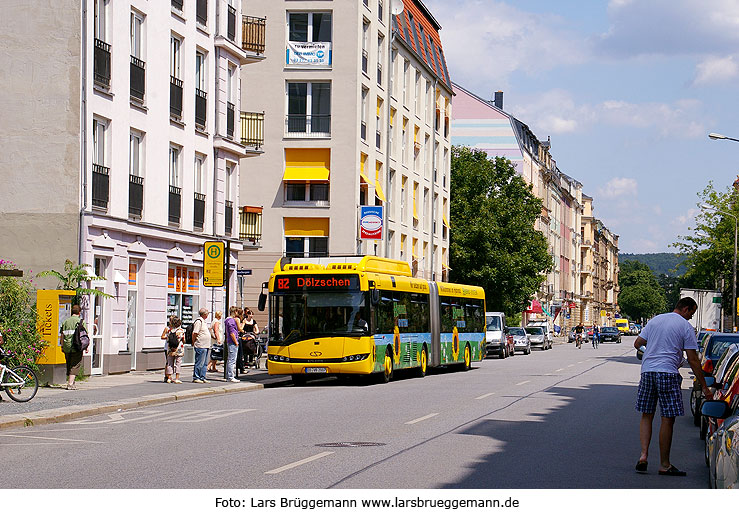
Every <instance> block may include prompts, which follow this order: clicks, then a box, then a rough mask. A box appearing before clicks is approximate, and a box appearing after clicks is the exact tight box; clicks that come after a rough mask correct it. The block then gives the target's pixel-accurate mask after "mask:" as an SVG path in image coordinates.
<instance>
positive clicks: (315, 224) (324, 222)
mask: <svg viewBox="0 0 739 518" xmlns="http://www.w3.org/2000/svg"><path fill="white" fill-rule="evenodd" d="M283 222H284V225H285V236H323V237H326V236H328V229H329V218H283Z"/></svg>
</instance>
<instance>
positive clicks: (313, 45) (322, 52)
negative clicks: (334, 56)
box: [286, 41, 331, 66]
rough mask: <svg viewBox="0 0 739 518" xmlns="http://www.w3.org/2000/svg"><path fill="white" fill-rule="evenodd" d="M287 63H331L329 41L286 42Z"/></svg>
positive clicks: (327, 64)
mask: <svg viewBox="0 0 739 518" xmlns="http://www.w3.org/2000/svg"><path fill="white" fill-rule="evenodd" d="M286 61H287V64H288V65H319V66H329V65H331V42H328V41H314V42H311V41H309V42H298V41H289V42H288V43H287V57H286Z"/></svg>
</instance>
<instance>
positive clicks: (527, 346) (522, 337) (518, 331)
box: [508, 327, 531, 356]
mask: <svg viewBox="0 0 739 518" xmlns="http://www.w3.org/2000/svg"><path fill="white" fill-rule="evenodd" d="M508 335H509V336H512V337H513V349H514V351H523V353H524V354H529V353H531V339H530V338H529V334H528V333H527V332H526V329H524V328H523V327H509V328H508ZM511 356H513V353H511Z"/></svg>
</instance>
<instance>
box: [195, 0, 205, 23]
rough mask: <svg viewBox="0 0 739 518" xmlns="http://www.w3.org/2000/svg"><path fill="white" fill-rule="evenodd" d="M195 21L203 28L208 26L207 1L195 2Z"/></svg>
mask: <svg viewBox="0 0 739 518" xmlns="http://www.w3.org/2000/svg"><path fill="white" fill-rule="evenodd" d="M195 21H196V22H197V23H199V24H200V25H202V26H204V27H207V26H208V0H197V5H196V7H195Z"/></svg>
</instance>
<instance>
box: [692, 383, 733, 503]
mask: <svg viewBox="0 0 739 518" xmlns="http://www.w3.org/2000/svg"><path fill="white" fill-rule="evenodd" d="M701 414H703V415H706V416H708V417H710V418H712V419H716V420H719V419H720V420H722V422H721V425H720V426H718V427H717V429H716V431H715V432H713V433H712V434H711V435H710V436H709V437H707V438H706V460H707V462H708V477H709V481H710V484H711V487H714V488H718V489H737V488H739V398H737V397H735V398H734V400H733V402H732V403H731V404H729V403H727V402H726V401H706V402H705V403H703V405H702V406H701Z"/></svg>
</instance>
